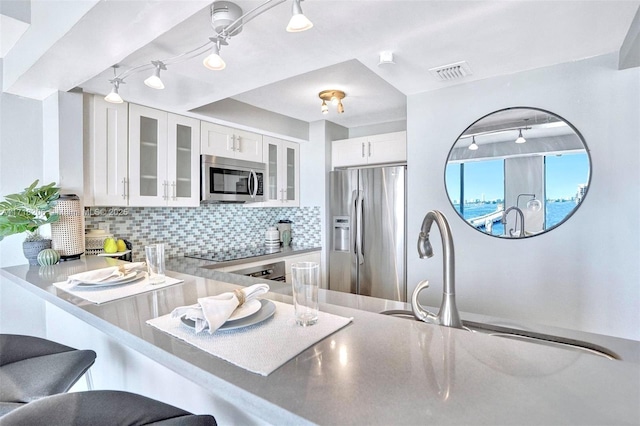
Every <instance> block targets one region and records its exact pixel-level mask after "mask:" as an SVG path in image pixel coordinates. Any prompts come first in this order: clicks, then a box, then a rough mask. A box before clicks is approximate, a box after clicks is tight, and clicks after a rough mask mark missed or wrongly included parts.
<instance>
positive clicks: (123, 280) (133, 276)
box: [76, 271, 145, 287]
mask: <svg viewBox="0 0 640 426" xmlns="http://www.w3.org/2000/svg"><path fill="white" fill-rule="evenodd" d="M144 274H145V273H144V272H142V271H133V272H129V273H128V274H126V275H125V276H123V277H120V278H118V279H115V280H105V281H87V282H82V283H79V284H76V287H108V286H112V285H121V284H128V283H130V282H132V281H135V280H137V279H139V278H142V277H144Z"/></svg>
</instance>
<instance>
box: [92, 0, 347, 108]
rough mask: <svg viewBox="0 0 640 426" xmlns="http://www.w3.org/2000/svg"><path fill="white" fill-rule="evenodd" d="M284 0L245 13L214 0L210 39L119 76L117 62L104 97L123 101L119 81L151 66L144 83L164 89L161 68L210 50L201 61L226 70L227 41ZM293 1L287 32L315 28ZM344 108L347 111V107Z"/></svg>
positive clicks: (209, 66)
mask: <svg viewBox="0 0 640 426" xmlns="http://www.w3.org/2000/svg"><path fill="white" fill-rule="evenodd" d="M285 1H288V0H266V1H264V2H263V3H261V4H260V5H258V6H256V7H255V8H253V9H251V10H250V11H248V12H246V13H243V11H242V9H241V8H240V6H238V5H236V4H235V3H232V2H230V1H219V0H216V1H214V2H213V3H212V4H211V6H210V11H211V26H212V28H213V29H214V31H215V35H214V36H213V37H210V38H209V41H207V42H206V43H204V44H202V45H200V46H197V47H195V48H193V49H191V50H189V51H187V52H184V53H181V54H179V55H177V56H174V57H171V58H167V59H162V60H156V61H152V62H151V64H149V63H145V64H142V65H138V66H135V67H133V68H129V69H128V70H126V71H124V72H122V73H120V74H118V75H116V68H118V66H117V65H115V66H114V67H113V69H114V78H113V79H111V80H109V82H110V83H111V84H112V86H113V87H112V89H111V93H109V94H108V95H107V96H106V97H105V100H107V101H108V102H113V103H120V102H123V100H122V97H121V96H120V94H119V93H118V89H119V88H120V84H122V83H124V80H125V79H126V78H128V77H129V76H131V75H133V74H136V73H139V72H142V71H146V70H150V69H152V70H153V75H151V76H150V77H148V78H147V79H145V81H144V83H145V84H146V85H147V86H149V87H152V88H154V89H164V84H163V82H162V80H161V79H160V71H162V70H166V69H167V66H171V65H174V64H177V63H180V62H184V61H187V60H189V59H192V58H195V57H196V56H200V55H202V54H204V53H205V52H207V51H209V52H210V53H209V55H208V56H207V57H206V58H205V59H204V60H203V61H202V63H203V65H204V66H205V67H207V68H208V69H210V70H214V71H219V70H223V69H224V68H225V67H226V63H225V62H224V60H223V59H222V57H221V56H220V46H222V45H225V46H226V45H228V41H229V40H230V39H231V38H232V37H235V36H236V35H238V34H239V33H240V32H241V31H242V29H243V27H244V25H246V24H247V23H248V22H250V21H252V20H253V19H255V18H256V17H258V16H260V15H262V14H263V13H265V12H266V11H268V10H269V9H271V8H273V7H275V6H277V5H279V4H281V3H284V2H285ZM291 1H292V2H293V5H292V16H291V20H290V21H289V25H287V31H289V32H300V31H305V30H308V29H309V28H311V27H313V24H312V23H311V21H309V19H307V17H306V16H304V14H303V13H302V8H301V6H300V2H301V1H302V0H291ZM341 108H342V106H341V105H339V106H338V110H340V109H341ZM342 109H343V110H344V108H342Z"/></svg>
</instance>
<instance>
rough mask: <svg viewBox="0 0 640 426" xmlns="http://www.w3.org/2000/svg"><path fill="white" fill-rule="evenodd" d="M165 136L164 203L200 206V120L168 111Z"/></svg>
mask: <svg viewBox="0 0 640 426" xmlns="http://www.w3.org/2000/svg"><path fill="white" fill-rule="evenodd" d="M167 139H168V147H167V148H168V149H167V181H168V190H169V196H168V198H167V204H168V205H170V206H199V205H200V120H196V119H194V118H189V117H183V116H181V115H175V114H169V117H168V123H167Z"/></svg>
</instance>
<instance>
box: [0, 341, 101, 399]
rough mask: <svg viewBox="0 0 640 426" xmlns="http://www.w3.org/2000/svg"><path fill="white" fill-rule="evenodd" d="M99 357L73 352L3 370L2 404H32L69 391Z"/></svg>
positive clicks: (1, 376) (43, 357)
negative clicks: (43, 398)
mask: <svg viewBox="0 0 640 426" xmlns="http://www.w3.org/2000/svg"><path fill="white" fill-rule="evenodd" d="M95 358H96V354H95V352H93V351H90V350H71V351H69V352H60V353H57V354H52V355H44V356H37V357H35V358H29V359H24V360H22V361H16V362H12V363H10V364H5V365H3V366H2V367H0V383H2V386H0V401H4V402H30V401H34V400H36V399H39V398H42V397H45V396H50V395H55V394H57V393H63V392H66V391H68V390H69V389H70V388H71V386H73V384H74V383H75V382H77V381H78V379H79V378H80V377H82V375H83V374H84V373H85V372H86V371H87V370H88V369H89V367H91V365H92V364H93V362H94V360H95Z"/></svg>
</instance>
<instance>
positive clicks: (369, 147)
mask: <svg viewBox="0 0 640 426" xmlns="http://www.w3.org/2000/svg"><path fill="white" fill-rule="evenodd" d="M369 157H371V142H369Z"/></svg>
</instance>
